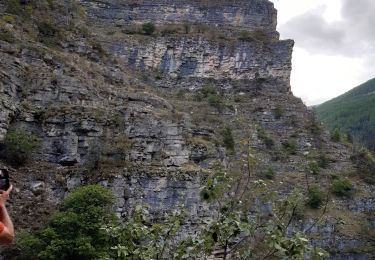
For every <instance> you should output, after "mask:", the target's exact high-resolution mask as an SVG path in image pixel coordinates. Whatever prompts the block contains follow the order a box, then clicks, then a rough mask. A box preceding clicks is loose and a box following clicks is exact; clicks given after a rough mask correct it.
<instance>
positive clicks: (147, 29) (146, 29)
mask: <svg viewBox="0 0 375 260" xmlns="http://www.w3.org/2000/svg"><path fill="white" fill-rule="evenodd" d="M155 30H156V28H155V25H154V24H153V23H145V24H142V32H143V33H144V34H145V35H152V34H153V33H154V32H155Z"/></svg>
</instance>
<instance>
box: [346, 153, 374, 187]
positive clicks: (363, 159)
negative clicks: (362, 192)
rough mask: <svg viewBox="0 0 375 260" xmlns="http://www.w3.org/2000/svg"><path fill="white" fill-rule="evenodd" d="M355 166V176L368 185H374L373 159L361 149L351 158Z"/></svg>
mask: <svg viewBox="0 0 375 260" xmlns="http://www.w3.org/2000/svg"><path fill="white" fill-rule="evenodd" d="M351 159H352V161H353V162H354V163H355V164H356V166H357V174H358V175H359V176H361V177H363V179H364V180H365V181H366V182H368V183H370V184H375V157H374V156H373V155H372V154H371V152H370V151H369V150H367V149H365V148H361V149H360V150H358V151H355V153H354V154H353V155H352V157H351Z"/></svg>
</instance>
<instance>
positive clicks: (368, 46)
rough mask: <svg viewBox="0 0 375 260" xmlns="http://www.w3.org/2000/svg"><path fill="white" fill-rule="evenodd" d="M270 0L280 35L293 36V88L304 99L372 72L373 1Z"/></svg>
mask: <svg viewBox="0 0 375 260" xmlns="http://www.w3.org/2000/svg"><path fill="white" fill-rule="evenodd" d="M273 2H274V3H275V7H276V8H277V9H278V11H279V12H278V16H279V19H278V20H279V31H280V33H281V37H282V38H292V39H294V40H295V41H296V45H295V46H296V47H295V51H294V54H293V72H292V82H291V84H292V89H293V92H294V93H295V95H297V96H300V97H302V99H303V100H304V101H305V102H306V103H307V104H308V105H311V104H317V103H320V102H321V101H325V100H328V99H330V98H333V97H335V96H338V95H340V94H342V93H344V92H346V91H347V90H349V89H350V88H353V87H355V86H357V85H359V84H360V83H362V82H364V81H366V80H368V79H370V78H372V77H375V68H374V66H373V61H374V58H375V31H374V30H375V26H374V24H375V15H374V13H375V1H373V0H355V1H354V0H329V1H328V0H300V1H296V0H274V1H273Z"/></svg>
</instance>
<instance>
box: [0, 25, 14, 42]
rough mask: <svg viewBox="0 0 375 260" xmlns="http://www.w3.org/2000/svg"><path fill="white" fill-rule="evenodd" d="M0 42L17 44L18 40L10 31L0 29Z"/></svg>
mask: <svg viewBox="0 0 375 260" xmlns="http://www.w3.org/2000/svg"><path fill="white" fill-rule="evenodd" d="M0 41H4V42H8V43H15V42H16V38H14V35H13V34H12V33H11V32H10V31H8V30H6V29H3V28H1V29H0Z"/></svg>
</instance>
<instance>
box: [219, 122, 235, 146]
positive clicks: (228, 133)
mask: <svg viewBox="0 0 375 260" xmlns="http://www.w3.org/2000/svg"><path fill="white" fill-rule="evenodd" d="M222 136H223V144H224V147H225V148H227V149H228V150H230V151H234V138H233V134H232V129H231V128H230V127H229V126H226V127H225V128H224V129H223V132H222Z"/></svg>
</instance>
